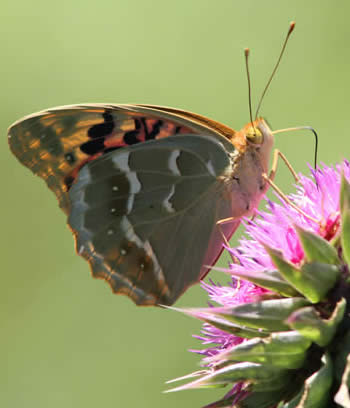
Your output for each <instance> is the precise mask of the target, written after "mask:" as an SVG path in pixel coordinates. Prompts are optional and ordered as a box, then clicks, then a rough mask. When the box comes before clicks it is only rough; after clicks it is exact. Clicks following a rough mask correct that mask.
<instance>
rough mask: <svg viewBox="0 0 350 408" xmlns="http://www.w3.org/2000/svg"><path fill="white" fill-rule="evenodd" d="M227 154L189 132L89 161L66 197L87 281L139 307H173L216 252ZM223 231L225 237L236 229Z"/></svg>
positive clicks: (226, 205) (226, 210)
mask: <svg viewBox="0 0 350 408" xmlns="http://www.w3.org/2000/svg"><path fill="white" fill-rule="evenodd" d="M233 152H234V147H233V145H231V151H227V149H226V148H224V146H223V145H222V144H221V143H220V142H218V141H217V140H216V139H215V138H211V137H206V136H198V135H193V134H189V135H177V136H170V137H167V138H166V139H162V140H154V141H150V142H148V143H142V144H138V145H135V146H130V147H124V148H123V149H120V150H115V151H113V152H110V153H108V154H105V155H104V156H103V157H101V158H99V159H98V160H94V161H92V162H89V163H87V164H86V165H85V166H84V167H83V168H82V169H81V170H80V172H79V173H78V176H77V178H76V181H75V183H74V184H73V185H72V187H71V189H70V191H69V199H70V203H71V204H70V205H71V211H70V215H69V219H68V223H69V225H70V227H71V228H72V230H73V233H74V235H75V238H76V246H77V251H78V252H79V253H80V254H81V255H82V256H83V257H84V258H86V259H87V260H88V261H89V263H90V265H91V268H92V273H93V275H94V276H96V277H100V278H104V279H106V280H107V281H108V282H109V284H110V285H111V287H112V289H113V291H114V292H117V293H124V294H127V295H128V296H130V297H131V298H132V299H133V300H134V301H135V302H136V303H137V304H157V303H162V304H172V303H173V302H174V301H175V300H176V299H177V298H178V297H179V296H180V295H181V294H182V293H183V292H184V291H185V290H186V289H187V288H188V287H189V286H191V285H192V284H194V283H196V282H198V281H199V280H200V279H201V278H202V277H203V275H204V274H205V273H206V271H207V267H205V266H203V263H204V262H214V261H215V260H216V258H217V256H218V255H219V253H220V252H221V247H222V246H221V245H218V244H217V241H218V240H219V242H220V244H221V242H222V240H221V239H220V236H219V235H218V229H217V226H216V222H217V221H218V220H219V219H221V218H227V217H229V216H230V214H231V213H230V209H231V204H230V203H231V201H230V200H227V199H225V197H224V196H225V194H226V193H227V190H226V188H227V176H228V175H229V174H231V171H232V170H231V169H232V161H231V160H232V157H231V155H232V153H233ZM225 228H226V230H225V234H226V235H227V236H228V237H229V236H231V234H232V232H233V230H234V229H235V228H236V225H235V224H231V225H230V226H226V227H225ZM214 241H215V242H216V244H215V245H216V246H212V245H210V243H211V242H212V243H213V245H214ZM209 246H210V248H209Z"/></svg>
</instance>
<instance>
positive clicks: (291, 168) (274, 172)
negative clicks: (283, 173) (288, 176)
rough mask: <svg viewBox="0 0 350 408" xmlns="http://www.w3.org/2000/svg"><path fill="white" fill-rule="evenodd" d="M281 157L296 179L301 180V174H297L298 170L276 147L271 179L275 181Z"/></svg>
mask: <svg viewBox="0 0 350 408" xmlns="http://www.w3.org/2000/svg"><path fill="white" fill-rule="evenodd" d="M279 158H281V159H282V160H283V161H284V163H285V164H286V166H287V167H288V169H289V171H290V172H291V173H292V176H293V177H294V179H295V181H296V182H297V183H298V182H299V181H300V179H299V176H298V175H297V173H296V171H295V170H294V169H293V166H292V165H291V164H290V162H289V161H288V159H287V157H286V156H285V155H284V154H283V153H282V152H281V151H279V150H278V149H275V150H274V152H273V158H272V166H271V170H270V174H269V179H270V180H272V181H273V180H274V178H275V175H276V173H277V167H278V159H279Z"/></svg>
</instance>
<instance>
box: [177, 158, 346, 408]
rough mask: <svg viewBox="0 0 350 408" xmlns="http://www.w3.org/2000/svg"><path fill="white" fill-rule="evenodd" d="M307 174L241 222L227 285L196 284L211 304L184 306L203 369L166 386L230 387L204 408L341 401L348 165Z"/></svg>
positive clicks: (302, 407) (297, 407)
mask: <svg viewBox="0 0 350 408" xmlns="http://www.w3.org/2000/svg"><path fill="white" fill-rule="evenodd" d="M311 173H312V176H313V179H312V178H310V177H306V176H303V175H300V183H299V184H298V186H297V191H296V193H295V194H292V195H290V196H289V200H291V201H292V202H293V203H294V205H295V206H291V205H290V203H289V202H288V201H285V200H283V199H282V200H281V201H282V202H281V204H276V203H273V202H271V201H268V204H267V206H268V211H267V212H260V213H259V214H258V216H257V217H256V218H255V219H254V220H253V221H249V220H247V221H246V234H247V237H245V238H243V239H242V240H241V241H240V244H239V246H238V247H237V248H235V249H230V252H231V254H232V258H233V260H234V262H233V263H232V265H231V266H230V270H229V273H230V274H231V275H232V283H231V284H230V285H229V286H220V285H215V284H214V283H213V282H210V283H209V284H205V283H203V287H204V288H205V289H206V290H207V292H208V294H209V297H210V300H211V303H213V302H215V303H216V304H218V305H219V306H213V305H212V304H210V307H209V308H203V309H185V310H183V311H184V312H185V313H186V314H188V315H191V316H193V317H195V318H198V319H200V320H202V321H204V322H205V323H204V326H203V330H202V335H201V336H197V337H198V338H199V339H200V340H201V341H202V343H203V345H204V346H205V348H204V349H202V350H197V351H196V352H198V353H199V354H201V355H202V356H204V357H203V360H202V365H203V369H202V370H201V371H198V372H196V373H194V374H192V375H190V376H187V377H184V378H187V379H191V380H192V382H190V383H187V384H185V385H183V386H180V387H177V388H175V389H174V390H183V389H192V388H203V387H216V386H217V387H223V386H229V388H230V391H229V392H228V393H227V394H226V395H225V396H224V397H223V399H222V400H220V401H217V402H214V403H212V404H210V405H208V406H207V408H209V407H210V408H215V407H236V408H276V407H278V408H292V407H294V408H307V407H313V408H319V407H327V408H328V407H343V408H345V407H347V408H349V407H350V393H349V385H350V315H349V311H350V308H349V303H350V286H349V264H350V183H349V182H350V164H349V162H348V161H344V162H343V163H342V164H341V165H337V166H335V167H327V166H325V165H323V166H322V167H321V168H318V169H317V170H311ZM295 207H297V208H295Z"/></svg>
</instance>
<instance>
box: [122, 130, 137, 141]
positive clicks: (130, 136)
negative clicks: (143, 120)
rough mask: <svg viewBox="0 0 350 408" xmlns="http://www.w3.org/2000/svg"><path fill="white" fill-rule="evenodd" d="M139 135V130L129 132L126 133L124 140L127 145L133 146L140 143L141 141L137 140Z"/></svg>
mask: <svg viewBox="0 0 350 408" xmlns="http://www.w3.org/2000/svg"><path fill="white" fill-rule="evenodd" d="M139 133H140V132H139V131H138V130H130V131H129V132H125V134H124V138H123V139H124V142H125V144H127V145H133V144H136V143H139V142H140V140H139V139H138V138H137V136H138V135H139Z"/></svg>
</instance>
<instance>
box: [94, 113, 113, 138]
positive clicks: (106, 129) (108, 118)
mask: <svg viewBox="0 0 350 408" xmlns="http://www.w3.org/2000/svg"><path fill="white" fill-rule="evenodd" d="M102 117H103V119H104V122H103V123H99V124H97V125H94V126H92V127H91V128H90V129H89V130H88V136H89V137H90V138H91V139H96V138H99V137H105V136H108V135H109V134H111V133H112V132H113V129H114V126H115V123H114V119H113V115H112V114H111V113H109V112H108V111H106V112H104V113H103V114H102Z"/></svg>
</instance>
